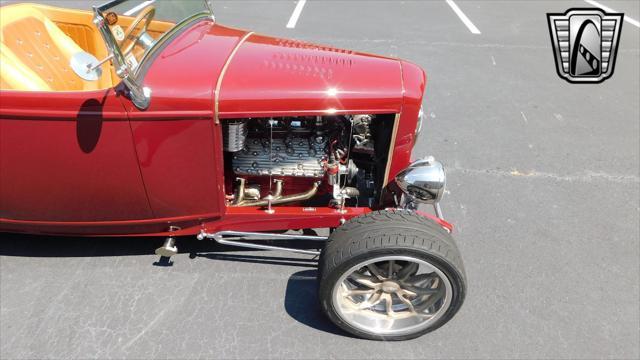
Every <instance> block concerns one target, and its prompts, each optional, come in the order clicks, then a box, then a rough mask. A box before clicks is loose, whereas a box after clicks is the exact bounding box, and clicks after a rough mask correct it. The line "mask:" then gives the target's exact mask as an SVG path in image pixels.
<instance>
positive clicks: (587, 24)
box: [547, 8, 624, 83]
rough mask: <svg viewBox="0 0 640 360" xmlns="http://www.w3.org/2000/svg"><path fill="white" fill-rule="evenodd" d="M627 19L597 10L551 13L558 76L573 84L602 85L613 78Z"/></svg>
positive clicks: (549, 18) (550, 24)
mask: <svg viewBox="0 0 640 360" xmlns="http://www.w3.org/2000/svg"><path fill="white" fill-rule="evenodd" d="M623 17H624V14H618V13H606V12H604V11H602V10H600V9H593V8H590V9H569V10H567V11H566V12H565V13H564V14H547V21H548V22H549V33H550V34H551V45H552V47H553V52H554V55H555V61H556V70H557V71H558V75H559V76H560V77H561V78H563V79H565V80H567V81H568V82H570V83H600V82H603V81H605V80H606V79H608V78H610V77H611V75H613V69H614V66H615V61H616V53H617V51H618V42H619V40H620V31H621V29H622V19H623Z"/></svg>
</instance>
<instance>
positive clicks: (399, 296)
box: [396, 291, 416, 314]
mask: <svg viewBox="0 0 640 360" xmlns="http://www.w3.org/2000/svg"><path fill="white" fill-rule="evenodd" d="M403 294H404V291H400V292H398V293H397V294H396V295H398V298H399V299H400V301H402V303H404V304H405V305H407V308H408V309H409V312H410V313H412V314H416V309H415V308H414V307H413V304H412V303H411V300H409V299H407V298H405V297H404V296H403Z"/></svg>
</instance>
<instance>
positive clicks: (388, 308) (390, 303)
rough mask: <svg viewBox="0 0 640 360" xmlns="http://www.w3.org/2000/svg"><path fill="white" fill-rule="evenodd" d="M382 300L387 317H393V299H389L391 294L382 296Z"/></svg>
mask: <svg viewBox="0 0 640 360" xmlns="http://www.w3.org/2000/svg"><path fill="white" fill-rule="evenodd" d="M382 298H383V299H384V302H385V309H386V311H387V316H391V317H393V316H395V314H396V313H395V312H394V311H393V307H392V306H393V299H392V298H391V294H387V293H385V294H383V295H382Z"/></svg>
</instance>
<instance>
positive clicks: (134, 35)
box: [118, 5, 156, 56]
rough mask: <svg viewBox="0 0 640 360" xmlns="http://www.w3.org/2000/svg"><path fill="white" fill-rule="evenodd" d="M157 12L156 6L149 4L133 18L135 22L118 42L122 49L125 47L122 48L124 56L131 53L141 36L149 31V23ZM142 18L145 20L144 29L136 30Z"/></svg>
mask: <svg viewBox="0 0 640 360" xmlns="http://www.w3.org/2000/svg"><path fill="white" fill-rule="evenodd" d="M155 14H156V8H155V7H154V6H153V5H149V6H147V7H146V8H144V10H142V12H140V14H138V16H136V18H135V20H133V22H132V23H131V26H129V28H128V29H127V31H126V32H125V33H124V38H123V39H122V41H120V42H119V43H118V46H120V49H123V48H124V50H122V54H123V55H124V56H127V55H129V53H130V52H131V51H132V50H133V48H134V47H135V46H136V44H137V43H138V40H139V39H140V37H141V36H142V35H144V34H145V33H146V32H147V28H148V27H149V23H150V22H151V20H153V16H154V15H155ZM142 20H144V24H143V26H142V30H141V31H138V32H136V29H137V28H138V25H139V24H140V22H141V21H142ZM125 45H126V46H125Z"/></svg>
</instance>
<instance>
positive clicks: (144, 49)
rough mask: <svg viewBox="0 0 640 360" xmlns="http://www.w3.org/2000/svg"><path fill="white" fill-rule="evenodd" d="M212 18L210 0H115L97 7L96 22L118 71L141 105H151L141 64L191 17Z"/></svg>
mask: <svg viewBox="0 0 640 360" xmlns="http://www.w3.org/2000/svg"><path fill="white" fill-rule="evenodd" d="M205 17H211V18H213V13H212V11H211V5H210V3H209V0H175V1H169V0H147V1H143V0H113V1H110V2H108V3H106V4H104V5H101V6H98V7H94V19H93V21H94V23H95V25H96V26H97V27H98V30H99V31H100V35H102V38H103V39H104V42H105V45H106V46H107V49H108V50H109V57H108V58H107V59H105V60H104V61H106V60H111V61H112V62H113V65H114V68H115V71H116V74H117V75H118V76H119V77H120V78H121V79H123V82H124V84H125V85H126V86H127V87H128V88H129V96H130V97H131V99H132V101H133V103H134V104H135V105H136V106H137V107H138V108H140V109H145V108H146V107H147V106H148V105H149V101H150V92H151V89H148V88H145V87H143V86H142V79H140V78H139V76H140V75H139V74H140V69H142V68H144V66H141V65H142V64H144V63H145V61H147V60H146V59H149V58H151V57H152V56H150V55H151V54H153V53H154V51H155V49H158V48H161V46H162V43H163V41H164V40H165V39H169V38H171V34H173V33H177V32H179V31H180V29H182V28H185V25H186V24H190V23H191V21H195V20H197V19H202V18H205Z"/></svg>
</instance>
